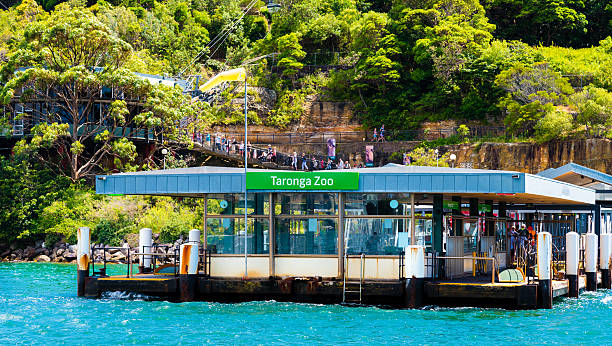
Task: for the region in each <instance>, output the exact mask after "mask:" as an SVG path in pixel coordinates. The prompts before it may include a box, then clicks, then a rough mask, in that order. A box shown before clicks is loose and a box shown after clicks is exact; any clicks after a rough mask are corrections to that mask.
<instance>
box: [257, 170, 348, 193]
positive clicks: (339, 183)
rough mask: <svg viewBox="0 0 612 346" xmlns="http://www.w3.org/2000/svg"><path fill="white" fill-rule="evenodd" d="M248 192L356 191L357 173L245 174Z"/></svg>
mask: <svg viewBox="0 0 612 346" xmlns="http://www.w3.org/2000/svg"><path fill="white" fill-rule="evenodd" d="M246 178H247V179H246V187H247V189H248V190H357V189H359V173H357V172H337V171H336V172H325V171H320V172H247V177H246Z"/></svg>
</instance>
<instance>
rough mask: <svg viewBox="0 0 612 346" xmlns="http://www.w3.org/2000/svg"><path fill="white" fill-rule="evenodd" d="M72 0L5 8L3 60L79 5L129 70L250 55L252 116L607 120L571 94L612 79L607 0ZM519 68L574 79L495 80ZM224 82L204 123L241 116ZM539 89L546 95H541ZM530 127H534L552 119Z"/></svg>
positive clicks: (27, 0) (202, 70) (223, 63)
mask: <svg viewBox="0 0 612 346" xmlns="http://www.w3.org/2000/svg"><path fill="white" fill-rule="evenodd" d="M79 1H80V0H70V1H69V2H68V3H61V1H40V2H39V5H37V4H36V3H35V2H34V0H24V1H23V2H22V3H21V4H20V5H18V6H15V7H12V8H10V9H9V10H7V11H0V23H3V24H5V25H3V26H2V29H0V30H2V33H3V35H1V36H0V54H1V56H2V57H3V59H4V60H6V61H8V63H6V64H5V67H6V66H8V67H13V65H11V63H10V62H11V61H14V60H15V58H16V57H22V58H23V59H26V58H28V59H33V58H35V57H36V55H37V54H45V52H48V51H47V50H41V51H40V53H36V54H35V53H33V52H29V53H27V52H25V51H24V50H23V45H24V42H26V43H27V42H30V44H33V43H34V42H33V41H32V40H33V39H35V38H36V37H37V36H36V35H35V33H36V30H34V28H36V27H38V28H45V27H46V26H48V23H53V22H54V21H58V20H60V21H63V20H64V19H63V18H70V17H71V16H73V17H78V16H77V14H79V13H87V15H86V16H85V19H87V21H89V22H91V23H94V22H95V26H94V27H95V28H99V29H100V30H98V29H97V30H98V31H92V32H104V33H109V34H110V35H111V36H109V38H112V41H111V42H115V43H118V45H110V46H108V47H106V48H104V47H102V48H104V49H102V50H103V52H102V53H104V54H103V57H100V58H98V59H96V60H95V62H96V63H100V62H104V61H106V60H108V58H110V57H113V56H116V55H117V54H118V53H121V56H122V57H123V59H122V60H121V61H122V64H121V67H123V68H125V69H127V70H131V71H137V72H143V73H157V74H161V73H167V74H171V75H180V76H182V77H186V76H187V75H191V74H201V75H203V76H204V78H206V77H207V76H211V75H212V74H214V73H216V72H218V71H220V70H222V69H226V68H230V67H234V66H238V65H243V64H246V66H247V69H248V71H249V83H250V84H251V85H258V86H264V87H268V88H272V89H274V90H275V91H276V92H277V95H279V97H278V99H277V103H276V105H275V106H274V108H273V110H272V111H271V112H270V113H268V114H265V116H264V118H261V114H259V115H258V116H255V115H254V114H253V115H251V116H250V118H251V120H250V121H253V122H255V123H262V124H267V125H270V126H274V127H278V128H283V127H287V126H289V125H290V124H292V123H295V122H296V121H297V120H298V119H299V118H300V117H301V116H302V115H303V114H304V112H305V109H306V108H305V105H306V102H307V100H311V99H315V98H319V99H327V100H338V101H351V102H353V103H354V104H355V105H356V108H355V109H356V112H357V114H358V116H359V117H360V119H361V121H362V122H363V123H364V125H365V126H366V127H370V126H380V125H382V124H385V125H386V127H387V128H388V129H389V130H393V129H407V128H415V127H418V126H419V125H420V123H422V122H423V121H425V120H430V121H431V120H434V121H435V120H441V119H457V120H461V121H471V122H482V123H487V122H488V123H492V122H498V121H500V120H501V119H504V118H505V120H506V124H507V125H508V126H509V129H510V134H516V133H521V134H523V135H527V136H535V135H536V126H537V125H538V121H539V120H540V119H543V118H544V117H545V116H547V115H549V114H550V113H551V112H557V113H558V114H557V117H561V116H564V117H566V118H567V120H568V121H569V123H571V129H569V130H568V131H566V132H567V133H566V135H568V136H593V135H595V134H599V133H603V132H601V131H595V132H594V131H591V130H592V127H591V126H589V125H587V124H584V123H583V121H581V120H580V118H581V117H580V116H579V113H580V112H582V110H583V109H584V107H583V106H581V105H580V104H577V103H576V102H580V101H579V100H578V99H574V98H571V97H569V95H570V94H572V93H574V92H580V91H582V89H583V88H584V87H586V86H589V85H591V84H592V85H593V86H594V87H597V88H601V89H602V90H605V91H606V92H610V91H611V90H612V82H611V80H610V76H611V75H612V73H611V72H612V58H611V56H612V50H611V48H610V47H611V46H612V43H611V42H612V39H611V38H609V36H610V33H611V21H610V20H611V19H612V1H610V0H603V1H602V0H597V1H596V0H586V1H574V0H558V1H550V0H428V1H387V2H382V1H367V0H332V1H323V0H278V1H277V2H274V3H268V5H269V6H266V3H264V2H263V1H256V0H253V1H247V0H224V1H220V2H219V1H211V0H195V1H189V2H188V1H183V0H166V1H150V0H112V1H109V2H106V1H103V0H100V1H97V2H95V3H93V5H91V2H90V3H89V4H90V5H91V6H90V7H89V8H88V9H84V8H83V6H84V5H83V3H79ZM41 6H42V7H41ZM70 11H72V13H73V14H72V15H71V14H70V13H71V12H70ZM84 11H85V12H84ZM90 14H91V15H90ZM79 16H80V15H79ZM92 16H93V17H92ZM50 18H56V19H50ZM87 21H86V22H87ZM81 27H82V26H81ZM58 32H59V31H58ZM85 33H86V31H83V35H81V36H82V37H87V35H84V34H85ZM73 36H74V37H77V36H79V34H78V32H77V31H75V34H74V35H73ZM44 37H47V36H42V38H44ZM61 37H62V36H61V35H59V36H57V37H55V36H48V37H47V38H52V39H54V40H56V41H57V40H59V39H61ZM36 42H44V40H40V41H39V40H36ZM41 48H42V47H41ZM66 48H68V46H66ZM117 48H120V49H117ZM124 48H125V49H124ZM68 63H70V60H66V63H65V64H68ZM65 64H64V65H65ZM89 64H90V65H93V62H91V63H89ZM52 65H53V64H51V65H49V66H52ZM66 66H68V65H66ZM70 66H72V65H70ZM521 69H522V70H525V71H543V70H547V71H549V72H547V73H550V74H556V75H558V78H557V79H558V81H557V82H558V83H562V84H566V86H569V88H571V89H573V92H569V91H568V90H565V91H563V93H562V94H557V93H556V92H555V95H551V94H550V93H549V92H548V91H546V90H536V89H537V87H536V88H535V89H534V87H533V86H534V85H537V84H538V83H540V82H542V81H541V80H540V79H538V78H541V77H542V76H541V75H538V74H537V73H523V74H522V77H521V81H523V82H524V83H525V84H526V85H531V87H529V88H527V89H526V90H523V91H519V92H518V94H521V93H522V94H524V93H525V92H529V91H534V93H533V95H532V94H524V95H523V96H526V97H527V98H525V97H523V99H517V98H516V96H517V95H518V94H517V91H516V90H515V91H510V90H509V89H508V87H507V86H505V85H504V84H503V81H502V79H503V78H505V77H504V76H506V75H508V74H509V73H513V72H512V71H517V70H521ZM5 70H6V71H8V70H10V69H9V68H7V69H5ZM321 71H323V73H321ZM317 75H322V76H323V77H322V78H321V79H320V80H319V81H318V83H317V88H310V87H309V82H308V80H309V79H311V78H312V76H317ZM542 88H546V87H545V86H542ZM515 89H516V88H515ZM532 89H533V90H532ZM566 89H567V88H566ZM232 92H233V90H231V89H230V90H227V91H226V92H225V93H224V94H222V95H221V97H218V98H217V101H216V102H214V103H213V106H212V107H204V109H200V110H197V111H196V110H190V111H191V112H192V113H197V114H198V116H197V117H198V118H201V119H204V121H203V124H205V125H206V126H208V125H211V124H215V123H219V124H228V123H237V122H240V121H242V120H241V117H239V116H238V115H237V114H238V113H237V112H234V111H233V108H237V107H235V105H234V106H232V104H233V103H231V102H230V101H231V100H232V99H233V98H234V97H233V96H232V95H231V94H232ZM542 92H547V93H549V95H548V97H543V96H542V95H539V96H538V93H542ZM236 93H237V94H238V93H239V90H236ZM565 96H568V97H565ZM551 97H552V98H551ZM228 105H229V106H228ZM234 113H235V114H234ZM224 114H225V115H226V117H224V116H223V115H224ZM607 116H610V114H607ZM552 117H553V116H549V117H548V118H549V119H551V118H552ZM226 118H227V119H226ZM587 127H588V128H589V129H588V131H587V130H586V128H587ZM538 128H539V132H538V133H542V131H544V130H543V129H544V128H547V126H544V125H543V124H542V125H541V126H539V127H538ZM583 129H584V130H585V131H582V130H583ZM604 132H605V131H604ZM554 137H555V136H553V138H554Z"/></svg>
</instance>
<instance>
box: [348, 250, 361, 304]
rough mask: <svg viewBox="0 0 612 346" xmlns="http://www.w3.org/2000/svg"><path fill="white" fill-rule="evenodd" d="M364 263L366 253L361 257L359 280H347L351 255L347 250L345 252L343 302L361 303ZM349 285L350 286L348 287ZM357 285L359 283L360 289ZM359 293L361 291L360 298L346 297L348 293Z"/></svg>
mask: <svg viewBox="0 0 612 346" xmlns="http://www.w3.org/2000/svg"><path fill="white" fill-rule="evenodd" d="M364 263H365V255H364V254H361V257H360V258H359V281H347V277H348V273H349V269H348V264H349V257H348V254H347V253H346V252H345V253H344V275H343V276H344V280H343V284H342V303H359V304H361V301H362V293H363V276H364V275H363V274H364V273H363V270H364ZM347 285H348V286H349V287H348V289H347ZM357 285H359V290H357ZM347 293H348V294H349V295H350V294H357V293H359V299H357V298H353V299H348V300H347V299H346V294H347Z"/></svg>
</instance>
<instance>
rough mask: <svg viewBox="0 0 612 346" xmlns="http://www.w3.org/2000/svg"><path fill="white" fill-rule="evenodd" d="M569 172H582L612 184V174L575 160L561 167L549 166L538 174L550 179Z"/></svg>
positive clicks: (589, 176) (586, 175)
mask: <svg viewBox="0 0 612 346" xmlns="http://www.w3.org/2000/svg"><path fill="white" fill-rule="evenodd" d="M567 173H575V174H580V175H583V176H585V177H588V178H591V179H595V180H597V181H600V182H602V183H605V184H609V185H612V175H610V174H607V173H603V172H600V171H598V170H595V169H592V168H588V167H585V166H581V165H578V164H575V163H573V162H572V163H568V164H566V165H564V166H561V167H559V168H549V169H547V170H545V171H542V172H540V173H538V174H537V175H539V176H542V177H546V178H550V179H555V178H558V177H560V176H562V175H564V174H567Z"/></svg>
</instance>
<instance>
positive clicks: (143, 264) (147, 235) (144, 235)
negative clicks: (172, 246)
mask: <svg viewBox="0 0 612 346" xmlns="http://www.w3.org/2000/svg"><path fill="white" fill-rule="evenodd" d="M152 245H153V231H152V230H151V229H150V228H142V229H141V230H140V232H139V238H138V253H151V251H152V249H151V246H152ZM150 271H151V256H150V255H146V256H138V273H139V274H142V273H149V272H150Z"/></svg>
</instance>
